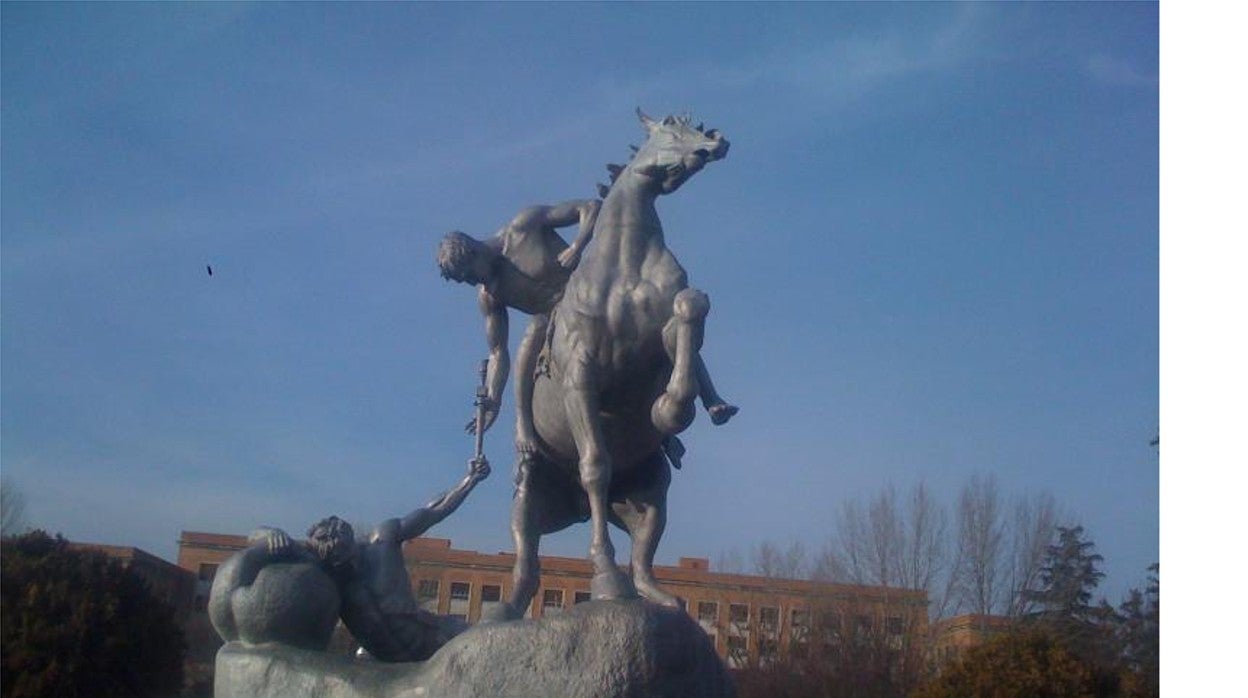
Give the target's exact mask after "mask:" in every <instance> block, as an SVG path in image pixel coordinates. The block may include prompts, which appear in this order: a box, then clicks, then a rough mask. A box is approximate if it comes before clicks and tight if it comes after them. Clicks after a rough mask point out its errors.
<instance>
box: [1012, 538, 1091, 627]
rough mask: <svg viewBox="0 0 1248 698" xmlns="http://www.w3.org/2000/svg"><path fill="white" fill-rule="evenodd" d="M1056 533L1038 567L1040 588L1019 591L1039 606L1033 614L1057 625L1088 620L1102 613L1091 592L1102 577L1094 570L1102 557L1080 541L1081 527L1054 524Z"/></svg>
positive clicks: (1088, 621)
mask: <svg viewBox="0 0 1248 698" xmlns="http://www.w3.org/2000/svg"><path fill="white" fill-rule="evenodd" d="M1057 533H1058V540H1057V543H1055V544H1053V545H1050V546H1049V549H1048V553H1047V556H1046V558H1045V562H1044V565H1043V566H1042V567H1041V568H1040V588H1039V589H1034V590H1028V591H1024V592H1023V594H1024V596H1025V597H1026V598H1027V600H1029V601H1032V602H1035V603H1036V604H1037V605H1038V607H1039V610H1037V611H1036V612H1035V613H1033V614H1032V615H1033V616H1038V617H1040V618H1041V619H1044V620H1047V621H1050V622H1053V623H1056V624H1058V625H1066V624H1070V623H1075V624H1087V623H1091V622H1093V621H1094V620H1096V619H1097V618H1099V617H1100V616H1101V615H1102V614H1101V613H1100V611H1098V609H1097V608H1096V607H1094V606H1093V605H1092V592H1093V591H1094V590H1095V589H1096V585H1097V584H1099V583H1100V581H1101V579H1103V578H1104V577H1105V573H1104V572H1101V571H1100V570H1098V569H1097V566H1098V565H1099V564H1100V563H1101V562H1102V561H1104V559H1105V558H1103V557H1101V556H1100V555H1098V554H1096V553H1094V552H1092V551H1093V549H1094V548H1095V547H1096V546H1095V544H1093V543H1092V541H1088V540H1083V526H1074V527H1067V526H1058V527H1057Z"/></svg>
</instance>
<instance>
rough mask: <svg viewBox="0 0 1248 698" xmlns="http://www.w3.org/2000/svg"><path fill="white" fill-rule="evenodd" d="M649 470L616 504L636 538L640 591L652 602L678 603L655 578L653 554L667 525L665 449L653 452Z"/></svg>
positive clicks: (668, 476)
mask: <svg viewBox="0 0 1248 698" xmlns="http://www.w3.org/2000/svg"><path fill="white" fill-rule="evenodd" d="M645 468H646V474H645V475H643V476H641V477H639V478H636V481H637V483H638V484H637V485H635V486H634V487H633V488H631V489H629V490H628V491H627V492H625V493H624V495H623V496H622V497H619V498H617V500H616V501H615V503H614V505H613V508H614V510H615V515H616V517H617V518H618V519H619V520H620V522H621V524H622V525H623V526H624V528H625V529H627V530H628V534H629V536H631V537H632V539H633V559H632V563H633V564H632V567H633V584H635V585H636V586H637V592H638V593H639V594H641V595H642V596H643V597H645V598H646V599H649V600H650V601H651V602H653V603H657V604H660V605H663V606H672V607H678V606H679V605H680V599H678V598H676V597H675V596H673V595H671V594H669V593H668V592H667V591H665V590H664V589H663V588H662V587H661V586H659V581H658V580H657V579H655V578H654V554H655V552H656V551H657V550H658V549H659V539H661V538H662V537H663V529H664V528H665V527H666V526H667V488H668V486H669V485H670V484H671V482H672V471H671V468H670V466H668V464H667V461H666V459H664V457H663V454H662V453H658V452H656V453H655V454H654V455H652V456H651V457H650V459H649V461H648V463H647V465H646V466H645Z"/></svg>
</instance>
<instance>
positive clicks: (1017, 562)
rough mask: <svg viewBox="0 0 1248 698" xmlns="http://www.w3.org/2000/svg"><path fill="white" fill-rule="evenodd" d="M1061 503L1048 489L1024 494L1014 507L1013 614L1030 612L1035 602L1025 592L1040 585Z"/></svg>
mask: <svg viewBox="0 0 1248 698" xmlns="http://www.w3.org/2000/svg"><path fill="white" fill-rule="evenodd" d="M1057 525H1058V513H1057V503H1056V502H1055V501H1054V499H1053V495H1051V494H1049V493H1047V492H1044V493H1041V494H1038V495H1035V496H1033V497H1020V498H1019V499H1018V500H1017V503H1016V504H1015V508H1014V529H1013V531H1012V535H1011V537H1010V548H1011V552H1010V577H1009V590H1010V601H1009V605H1008V608H1007V609H1006V612H1007V613H1008V614H1009V615H1011V616H1022V615H1025V614H1027V612H1028V611H1030V610H1031V609H1032V607H1033V605H1034V603H1033V602H1032V601H1031V600H1029V596H1028V594H1026V593H1024V592H1028V591H1034V590H1036V589H1037V588H1038V587H1037V585H1038V583H1039V578H1040V569H1041V567H1042V566H1043V565H1044V556H1045V554H1046V553H1047V551H1048V549H1049V545H1050V544H1052V543H1053V537H1054V533H1056V531H1057Z"/></svg>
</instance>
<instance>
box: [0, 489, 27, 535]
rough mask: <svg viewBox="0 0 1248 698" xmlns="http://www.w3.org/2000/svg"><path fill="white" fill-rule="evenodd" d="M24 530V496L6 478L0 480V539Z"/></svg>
mask: <svg viewBox="0 0 1248 698" xmlns="http://www.w3.org/2000/svg"><path fill="white" fill-rule="evenodd" d="M25 530H26V496H25V495H23V494H22V492H21V490H19V489H17V487H16V486H15V485H14V484H13V482H12V481H10V480H9V479H8V478H3V479H0V537H3V538H8V537H9V536H14V535H17V534H19V533H22V532H24V531H25Z"/></svg>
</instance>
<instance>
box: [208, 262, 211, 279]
mask: <svg viewBox="0 0 1248 698" xmlns="http://www.w3.org/2000/svg"><path fill="white" fill-rule="evenodd" d="M208 276H212V265H211V264H209V265H208Z"/></svg>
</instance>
